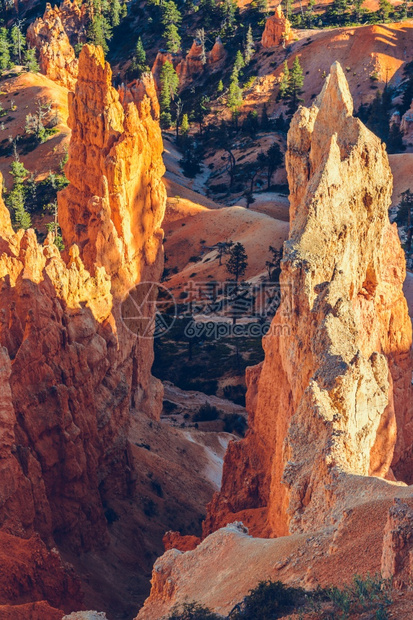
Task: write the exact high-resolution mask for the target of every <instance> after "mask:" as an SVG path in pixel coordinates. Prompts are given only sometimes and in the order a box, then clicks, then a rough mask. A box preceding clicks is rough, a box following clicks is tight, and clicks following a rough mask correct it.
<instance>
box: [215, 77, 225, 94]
mask: <svg viewBox="0 0 413 620" xmlns="http://www.w3.org/2000/svg"><path fill="white" fill-rule="evenodd" d="M223 90H224V82H223V81H222V80H219V82H218V86H217V93H218V95H220V94H221V93H222V91H223Z"/></svg>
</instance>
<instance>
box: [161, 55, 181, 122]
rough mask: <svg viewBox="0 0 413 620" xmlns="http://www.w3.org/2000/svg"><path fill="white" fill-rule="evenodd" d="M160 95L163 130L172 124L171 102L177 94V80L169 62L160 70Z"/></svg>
mask: <svg viewBox="0 0 413 620" xmlns="http://www.w3.org/2000/svg"><path fill="white" fill-rule="evenodd" d="M160 78H161V93H160V97H159V104H160V107H161V125H162V127H163V128H164V129H166V128H168V127H170V126H171V124H172V116H171V102H172V101H173V99H174V97H175V95H176V93H177V92H178V86H179V78H178V76H177V74H176V71H175V69H174V67H173V65H172V63H170V62H169V61H167V62H166V63H165V64H164V65H163V67H162V69H161V76H160Z"/></svg>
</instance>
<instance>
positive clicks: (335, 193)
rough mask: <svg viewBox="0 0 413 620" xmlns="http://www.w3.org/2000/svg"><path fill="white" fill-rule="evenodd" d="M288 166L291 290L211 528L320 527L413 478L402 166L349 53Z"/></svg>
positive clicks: (255, 380)
mask: <svg viewBox="0 0 413 620" xmlns="http://www.w3.org/2000/svg"><path fill="white" fill-rule="evenodd" d="M286 165H287V172H288V180H289V186H290V203H291V209H290V235H289V239H288V241H287V242H286V244H285V250H284V260H283V264H282V274H281V285H282V292H283V299H282V302H281V305H280V308H279V309H278V311H277V314H276V316H275V318H274V321H273V323H272V326H271V331H270V333H269V335H268V336H267V337H266V338H265V339H264V349H265V360H264V362H263V363H262V364H261V365H259V366H258V367H254V368H250V369H249V370H248V371H247V383H248V394H247V406H248V408H249V412H250V423H249V426H250V430H249V432H248V434H247V437H246V438H245V439H244V440H242V441H241V442H238V443H232V444H230V447H229V450H228V452H227V456H226V461H225V467H224V476H223V483H222V489H221V492H220V494H217V495H216V496H215V498H214V500H213V501H212V503H211V504H210V506H209V510H208V517H207V520H206V522H205V533H206V534H207V533H209V532H211V531H213V530H214V529H217V528H218V527H220V526H222V525H225V524H226V523H228V522H231V521H233V520H235V518H237V519H241V520H242V521H243V522H244V523H246V524H247V525H249V526H250V531H251V532H252V533H253V534H256V535H270V536H280V535H285V534H287V533H289V532H291V531H303V530H304V531H306V530H309V529H315V528H317V527H321V526H322V525H325V524H327V523H332V522H334V521H335V519H336V518H339V515H340V513H341V511H342V510H343V508H344V507H345V506H346V505H349V504H351V502H352V501H356V497H358V495H359V493H360V492H361V489H363V488H364V487H366V488H367V486H368V485H369V480H371V478H368V476H371V475H374V476H379V477H382V478H388V479H393V480H394V478H395V477H396V478H398V479H401V480H403V481H405V482H408V483H410V482H411V447H412V442H413V435H412V430H413V428H412V416H413V411H412V406H413V399H412V391H411V390H412V387H411V372H412V359H411V343H412V332H411V322H410V319H409V316H408V311H407V304H406V300H405V298H404V295H403V291H402V286H403V281H404V279H405V260H404V255H403V250H402V248H401V246H400V241H399V239H398V235H397V230H396V227H395V226H394V225H393V226H392V225H390V223H389V219H388V207H389V205H390V200H391V191H392V176H391V172H390V167H389V163H388V158H387V155H386V152H385V148H384V145H382V144H381V143H380V140H379V139H378V138H376V136H374V135H373V134H372V133H371V132H370V131H368V130H367V129H366V127H365V126H364V125H363V124H362V123H361V122H360V121H359V120H358V119H356V118H354V117H353V102H352V98H351V95H350V92H349V89H348V85H347V81H346V79H345V77H344V74H343V72H342V69H341V67H340V65H339V64H338V63H336V64H334V65H333V66H332V69H331V74H330V76H329V78H328V79H327V81H326V84H325V86H324V89H323V91H322V93H321V95H320V96H319V97H318V99H317V100H316V101H315V103H314V105H313V106H312V107H311V108H310V109H307V108H303V107H301V108H300V109H299V110H298V112H297V113H296V114H295V116H294V118H293V120H292V123H291V127H290V131H289V134H288V148H287V156H286ZM280 326H287V327H288V331H287V332H286V331H285V330H280V329H279V327H280ZM286 333H288V335H285V334H286ZM357 489H358V490H357Z"/></svg>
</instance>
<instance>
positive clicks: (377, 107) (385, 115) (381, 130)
mask: <svg viewBox="0 0 413 620" xmlns="http://www.w3.org/2000/svg"><path fill="white" fill-rule="evenodd" d="M390 106H391V95H390V91H389V89H388V88H387V87H386V88H385V89H384V91H383V93H381V92H380V91H377V92H376V96H375V98H374V99H373V101H372V103H371V104H370V108H369V113H368V115H367V119H366V125H367V127H368V128H369V129H370V130H371V131H372V132H373V133H375V134H376V136H378V137H379V138H380V139H381V140H383V142H386V143H387V140H388V138H389V122H390Z"/></svg>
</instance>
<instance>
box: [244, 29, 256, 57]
mask: <svg viewBox="0 0 413 620" xmlns="http://www.w3.org/2000/svg"><path fill="white" fill-rule="evenodd" d="M254 52H255V45H254V37H253V34H252V28H251V24H250V25H249V26H248V30H247V36H246V38H245V48H244V61H245V64H246V65H249V64H250V62H251V58H252V57H253V55H254Z"/></svg>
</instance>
